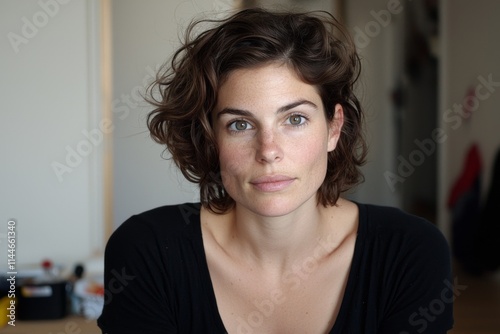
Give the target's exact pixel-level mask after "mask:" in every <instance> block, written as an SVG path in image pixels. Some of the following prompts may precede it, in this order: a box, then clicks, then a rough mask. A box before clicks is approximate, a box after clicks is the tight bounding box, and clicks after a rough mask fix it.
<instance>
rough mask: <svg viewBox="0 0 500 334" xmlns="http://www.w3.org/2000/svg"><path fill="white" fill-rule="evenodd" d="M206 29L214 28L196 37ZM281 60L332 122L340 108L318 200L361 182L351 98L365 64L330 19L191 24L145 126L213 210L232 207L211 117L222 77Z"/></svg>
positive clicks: (358, 121)
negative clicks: (310, 89)
mask: <svg viewBox="0 0 500 334" xmlns="http://www.w3.org/2000/svg"><path fill="white" fill-rule="evenodd" d="M201 24H212V25H213V26H212V27H211V28H209V29H206V30H204V31H202V32H200V33H195V30H197V29H198V28H199V27H200V25H201ZM271 62H273V63H276V62H280V63H283V64H287V65H288V66H290V68H292V69H294V70H295V72H296V73H297V75H298V76H299V77H300V78H301V79H302V80H303V81H304V82H306V83H308V84H311V85H314V86H315V87H316V88H317V89H318V92H319V95H320V96H321V99H322V102H323V107H324V110H325V113H326V116H327V119H328V120H329V121H331V120H332V119H333V116H334V115H333V113H334V109H335V108H334V106H335V105H336V104H340V105H342V107H343V109H344V119H345V120H344V125H343V127H342V133H341V136H340V139H339V142H338V144H337V147H336V149H335V150H333V151H332V152H329V153H328V167H327V172H326V177H325V180H324V182H323V184H322V185H321V187H320V188H319V189H318V193H317V196H318V202H319V203H321V204H322V205H325V206H326V205H334V204H335V203H336V202H337V200H338V198H339V196H340V194H341V193H342V192H344V191H347V190H349V189H351V188H352V187H353V186H355V185H356V184H358V183H360V182H362V181H363V175H362V174H361V172H360V169H359V167H360V166H361V165H363V164H364V162H365V157H366V150H367V147H366V142H365V139H364V136H363V112H362V109H361V105H360V103H359V101H358V99H357V97H356V96H355V95H354V91H353V89H354V87H353V86H354V83H355V82H356V80H357V79H358V76H359V73H360V60H359V56H358V54H357V53H356V49H355V46H354V43H353V42H352V39H351V37H350V36H349V34H348V33H347V31H346V30H345V28H344V27H343V26H342V25H341V24H340V23H339V22H338V21H337V20H336V19H335V18H334V17H333V16H332V15H331V14H329V13H327V12H323V11H314V12H304V13H296V12H271V11H268V10H264V9H260V8H253V9H245V10H242V11H239V12H237V13H235V14H233V15H231V16H229V17H227V18H225V19H218V20H213V19H212V20H207V19H205V20H203V19H202V20H197V21H193V22H192V23H191V24H190V25H189V27H188V29H187V32H186V36H185V41H184V43H183V44H182V46H181V47H180V48H179V49H178V50H177V51H176V52H175V54H174V55H173V57H172V59H171V61H170V62H167V63H165V64H164V65H163V67H162V68H161V69H160V71H159V72H158V75H157V78H156V80H155V81H154V82H153V83H152V85H151V86H150V87H149V88H148V101H149V102H150V103H152V104H153V105H154V107H155V109H154V110H153V111H152V112H151V113H150V114H149V115H148V119H147V124H148V128H149V130H150V132H151V136H152V138H153V139H154V140H155V141H156V142H158V143H160V144H164V145H166V149H167V150H168V151H169V152H170V154H171V156H172V159H173V160H174V162H175V163H176V165H177V166H178V167H179V168H180V170H181V172H182V174H183V175H184V176H185V177H186V179H188V180H189V181H191V182H194V183H198V184H199V186H200V201H201V203H202V205H204V206H205V207H206V208H208V209H210V210H212V211H213V212H220V213H222V212H225V211H227V210H229V209H230V208H232V206H233V205H234V201H233V199H232V198H231V197H230V196H229V195H228V194H227V192H226V191H225V189H224V185H223V183H222V179H221V173H220V168H219V154H218V148H217V144H216V140H215V135H214V131H213V128H212V124H211V112H212V110H213V108H214V107H215V105H216V102H217V95H218V91H219V88H220V86H221V84H222V83H223V82H224V80H225V78H227V76H228V75H229V74H230V73H231V72H232V71H234V70H236V69H241V68H251V67H255V66H258V65H263V64H266V63H271Z"/></svg>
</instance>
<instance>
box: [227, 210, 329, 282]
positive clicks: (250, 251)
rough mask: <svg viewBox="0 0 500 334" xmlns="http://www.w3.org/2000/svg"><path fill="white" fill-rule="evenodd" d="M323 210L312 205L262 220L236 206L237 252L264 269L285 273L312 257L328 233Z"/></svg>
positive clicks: (234, 234)
mask: <svg viewBox="0 0 500 334" xmlns="http://www.w3.org/2000/svg"><path fill="white" fill-rule="evenodd" d="M322 209H323V207H322V206H317V205H315V204H309V205H304V206H302V207H300V208H299V209H297V210H296V211H294V212H293V213H290V214H288V215H285V216H280V217H262V216H259V215H256V214H254V213H253V212H250V211H248V210H246V209H245V208H241V207H238V206H237V207H236V208H235V209H234V211H233V217H232V221H233V224H232V229H231V241H233V243H232V244H233V245H234V246H235V247H234V251H236V252H238V255H239V256H242V257H243V258H246V259H247V261H249V262H251V263H253V264H254V265H256V266H258V267H261V268H262V269H264V270H270V271H278V272H284V271H285V270H287V268H290V267H291V266H293V265H294V262H296V261H297V259H302V258H304V257H305V256H307V254H311V252H312V251H313V249H314V248H315V247H317V246H318V244H319V242H321V238H322V237H324V235H325V234H326V233H325V226H324V225H325V224H324V222H325V221H327V220H326V219H325V218H324V214H323V211H324V210H322Z"/></svg>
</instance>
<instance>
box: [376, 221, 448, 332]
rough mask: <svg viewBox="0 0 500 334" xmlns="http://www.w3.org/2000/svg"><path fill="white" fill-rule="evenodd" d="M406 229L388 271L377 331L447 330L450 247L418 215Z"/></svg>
mask: <svg viewBox="0 0 500 334" xmlns="http://www.w3.org/2000/svg"><path fill="white" fill-rule="evenodd" d="M411 223H412V224H413V223H414V225H413V226H412V227H411V228H410V229H409V230H408V231H406V235H405V236H404V237H403V238H402V239H401V240H404V242H403V243H402V244H401V245H399V246H400V247H399V251H398V255H397V257H396V261H395V263H394V264H393V265H394V266H393V271H394V272H393V273H391V275H388V276H389V277H390V278H389V279H387V280H386V286H385V288H384V289H385V290H386V291H390V293H389V294H387V300H386V302H385V305H390V306H389V307H388V308H387V309H385V310H384V315H383V321H382V322H381V326H380V328H379V331H378V332H379V333H384V334H410V333H412V334H413V333H419V334H422V333H431V334H442V333H447V331H448V330H450V329H451V328H452V327H453V301H454V299H455V289H454V282H453V279H452V275H451V259H450V248H449V245H448V242H447V241H446V239H445V238H444V236H443V235H442V233H441V232H440V231H439V230H438V229H437V227H435V226H434V225H432V224H431V223H430V222H428V221H426V220H423V219H417V220H416V221H414V222H411Z"/></svg>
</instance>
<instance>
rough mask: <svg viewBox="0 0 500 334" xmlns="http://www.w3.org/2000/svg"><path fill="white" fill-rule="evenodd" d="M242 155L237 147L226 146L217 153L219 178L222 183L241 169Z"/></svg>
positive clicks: (228, 180)
mask: <svg viewBox="0 0 500 334" xmlns="http://www.w3.org/2000/svg"><path fill="white" fill-rule="evenodd" d="M240 152H241V151H240ZM242 159H243V157H242V154H241V153H238V150H237V149H233V148H231V147H226V148H225V149H223V150H221V151H220V153H219V161H220V170H221V178H222V182H223V183H224V184H227V183H228V182H230V180H231V179H232V178H234V177H235V176H237V175H238V174H240V170H241V169H242V165H243V161H242Z"/></svg>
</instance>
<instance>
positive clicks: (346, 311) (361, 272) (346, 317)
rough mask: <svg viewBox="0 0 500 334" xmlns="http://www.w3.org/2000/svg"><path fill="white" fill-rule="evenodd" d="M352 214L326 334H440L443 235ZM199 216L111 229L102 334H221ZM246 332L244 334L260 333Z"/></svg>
mask: <svg viewBox="0 0 500 334" xmlns="http://www.w3.org/2000/svg"><path fill="white" fill-rule="evenodd" d="M358 207H359V228H358V235H357V238H356V245H355V249H354V257H353V262H352V266H351V270H350V273H349V278H348V282H347V287H346V291H345V294H344V298H343V300H342V305H341V308H340V311H339V314H338V316H337V319H336V322H335V325H334V327H333V329H332V330H331V331H330V333H331V334H347V333H353V334H361V333H383V334H391V333H394V334H404V333H431V334H440V333H446V331H447V330H448V329H450V328H451V327H452V324H453V315H452V314H453V312H452V305H453V300H454V298H455V296H454V293H455V291H454V289H453V280H452V278H451V266H450V254H449V247H448V244H447V242H446V240H445V238H444V237H443V235H442V234H441V232H440V231H439V230H438V229H437V228H436V227H435V226H434V225H433V224H431V223H430V222H428V221H426V220H424V219H422V218H419V217H416V216H413V215H409V214H407V213H404V212H402V211H401V210H399V209H395V208H389V207H381V206H374V205H366V204H358ZM199 213H200V205H199V204H183V205H177V206H164V207H160V208H156V209H153V210H150V211H147V212H144V213H142V214H140V215H135V216H132V217H131V218H129V219H128V220H127V221H126V222H124V223H123V224H122V225H121V226H120V227H118V228H117V230H116V231H115V232H114V233H113V235H112V236H111V238H110V239H109V241H108V244H107V246H106V252H105V274H104V279H105V303H104V304H105V305H104V309H103V312H102V314H101V316H100V317H99V319H98V325H99V327H100V328H101V329H102V330H103V333H109V334H129V333H130V334H139V333H141V334H149V333H179V334H188V333H194V334H202V333H209V334H218V333H221V334H222V333H226V330H225V329H224V325H223V323H222V320H221V317H220V315H219V313H218V310H217V304H216V300H215V294H214V290H213V287H212V283H211V279H210V275H209V271H208V266H207V260H206V257H205V251H204V247H203V240H202V235H201V224H200V215H199ZM326 297H327V296H325V298H326ZM250 323H251V322H249V323H246V324H242V328H241V329H242V332H244V333H246V332H249V331H250V330H253V333H258V328H256V329H254V328H252V327H251V326H250ZM245 326H246V327H245Z"/></svg>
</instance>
